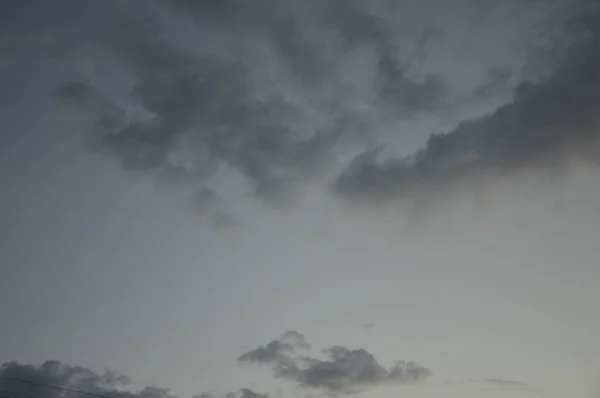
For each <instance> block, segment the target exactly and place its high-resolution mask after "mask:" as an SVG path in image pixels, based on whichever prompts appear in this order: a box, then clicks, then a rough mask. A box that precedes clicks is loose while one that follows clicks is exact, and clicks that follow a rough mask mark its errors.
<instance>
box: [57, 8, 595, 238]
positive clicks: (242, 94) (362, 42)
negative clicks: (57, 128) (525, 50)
mask: <svg viewBox="0 0 600 398" xmlns="http://www.w3.org/2000/svg"><path fill="white" fill-rule="evenodd" d="M583 1H584V0H581V1H580V2H573V5H572V9H573V10H575V9H576V8H577V7H578V6H579V5H580V3H581V2H583ZM556 3H557V4H558V2H556ZM575 3H577V4H575ZM157 4H158V9H159V12H158V13H157V14H156V15H158V16H156V15H155V14H151V15H154V16H152V17H148V16H147V15H144V17H141V16H140V14H141V13H140V12H139V10H135V9H128V7H127V6H123V7H120V8H117V7H115V8H114V14H115V16H116V17H115V18H114V20H115V21H117V22H116V23H115V24H114V25H111V26H108V27H107V31H108V32H110V33H108V34H106V35H104V36H102V39H101V40H100V43H99V44H98V45H99V46H101V47H102V48H103V49H104V50H103V51H105V53H106V54H108V55H107V57H108V58H109V59H110V60H111V62H114V64H115V65H117V66H118V68H119V70H121V71H122V72H123V73H124V74H126V75H127V76H129V77H130V81H131V82H132V85H131V89H130V90H129V97H128V98H127V101H126V102H128V105H123V102H122V101H121V102H119V101H117V100H116V99H115V98H112V96H111V95H110V94H109V93H106V92H104V91H103V90H102V89H101V87H100V86H99V85H98V83H97V82H93V81H90V80H86V81H83V80H76V81H71V82H67V83H65V84H64V85H62V86H61V87H58V88H57V89H56V90H55V92H54V96H55V98H57V99H58V100H60V101H61V102H71V103H75V104H77V105H79V106H81V107H82V109H83V110H84V111H85V112H86V113H87V114H88V115H89V117H90V123H91V127H90V131H89V132H88V134H87V137H88V141H89V144H90V147H92V148H93V149H94V150H96V151H100V152H103V153H106V154H109V155H110V156H113V157H114V158H116V159H117V160H118V161H119V163H120V164H121V165H122V167H123V169H125V170H127V171H128V172H130V173H142V174H144V175H147V176H151V177H152V178H153V179H155V180H156V181H158V182H162V183H165V184H171V185H173V184H174V185H178V184H181V185H185V186H187V187H196V189H197V190H198V193H197V194H196V195H194V198H195V199H194V198H193V199H192V200H191V201H192V202H194V200H195V203H196V205H192V206H190V207H191V208H194V209H196V210H198V211H200V212H201V213H206V214H209V216H207V218H208V219H209V220H211V221H210V222H211V223H212V224H213V225H214V226H216V227H223V226H228V225H235V224H236V223H237V222H236V220H235V217H234V216H233V215H231V214H230V213H229V212H228V209H227V208H226V206H225V205H224V204H223V203H222V202H223V201H222V199H221V198H222V196H221V195H220V194H219V192H218V191H219V189H218V183H217V182H216V181H217V180H218V178H217V176H218V175H219V173H220V171H222V170H223V169H227V170H233V171H234V172H235V173H238V174H239V175H240V176H242V177H243V179H244V181H245V182H246V184H247V187H248V189H249V190H250V194H251V196H253V197H254V198H256V199H259V200H260V201H262V202H263V203H266V204H268V205H271V206H274V207H281V206H284V205H286V204H289V203H290V202H292V201H293V200H294V199H295V198H296V197H297V196H298V195H299V194H301V192H302V187H303V186H304V185H306V184H308V183H314V182H318V183H322V185H324V186H328V185H329V186H330V188H331V189H330V191H331V193H332V194H333V195H334V196H335V197H337V198H340V199H342V200H344V201H346V202H349V203H373V202H382V201H398V200H402V199H404V198H406V197H413V196H421V195H431V194H440V193H443V192H446V191H448V190H452V189H455V188H456V187H459V186H462V185H463V184H465V183H466V184H472V183H473V181H485V182H486V183H491V182H493V181H495V180H496V179H497V178H499V177H502V176H506V175H510V174H512V173H520V172H523V171H529V170H548V169H551V168H555V167H557V165H560V164H561V163H564V162H566V161H569V160H571V159H573V158H578V159H584V160H588V161H595V160H596V159H597V158H598V118H597V116H596V114H597V110H598V105H599V96H598V93H597V92H596V90H595V87H596V85H597V84H598V80H599V77H598V72H597V71H598V64H599V59H600V58H599V57H598V55H597V54H599V53H600V52H599V51H598V49H599V44H598V43H599V41H600V40H599V39H598V29H599V28H598V22H597V21H598V17H597V15H592V14H591V13H590V14H588V15H587V18H588V19H587V25H586V26H585V30H586V31H587V34H588V38H587V39H586V40H583V41H581V42H579V43H578V44H577V45H575V46H573V47H572V48H571V49H570V50H569V52H568V54H567V55H566V56H565V59H566V61H565V62H564V64H563V65H562V66H561V67H560V68H558V69H557V70H556V71H555V72H554V73H553V74H551V75H550V76H547V77H546V78H544V79H543V80H541V81H537V82H529V83H523V84H521V85H520V86H519V87H518V88H517V89H516V91H515V93H514V99H513V101H512V102H511V103H510V104H508V105H505V106H503V107H501V108H499V109H498V110H497V111H495V112H494V113H492V114H490V115H488V116H485V117H483V118H480V119H476V120H469V121H463V122H461V123H460V124H459V125H458V126H457V127H456V128H454V129H453V130H451V131H449V132H444V133H438V134H432V135H431V136H430V137H429V139H428V141H427V143H426V145H425V146H424V147H423V149H422V150H420V151H418V152H417V153H415V154H414V155H413V156H409V157H406V158H405V157H403V158H392V159H390V158H387V159H383V160H382V159H380V157H379V156H377V154H376V153H372V152H369V151H366V152H365V147H368V148H370V147H372V146H373V145H375V146H376V145H377V144H378V143H379V137H380V136H381V134H382V133H381V131H383V130H386V129H387V128H389V127H390V126H392V125H394V123H398V122H401V121H406V120H409V119H410V118H412V117H415V116H417V115H421V116H422V115H431V114H435V113H436V112H438V111H440V110H443V109H447V108H448V107H451V106H453V105H455V102H456V101H458V102H460V101H459V100H458V99H457V98H456V97H455V96H453V94H452V92H451V89H450V88H449V85H448V82H446V81H444V80H443V78H442V77H440V76H438V75H436V74H432V73H424V74H422V75H421V76H420V77H418V78H417V77H414V76H413V75H411V74H410V73H409V71H410V70H412V69H414V65H417V64H419V63H420V62H422V61H423V59H425V58H427V56H428V52H429V48H430V46H431V45H432V43H436V41H439V40H441V34H440V32H439V30H437V29H435V28H431V27H427V28H425V29H421V30H420V31H415V30H413V31H411V32H410V33H408V34H406V33H401V32H400V31H399V29H398V27H397V25H398V23H397V21H396V20H395V19H394V18H396V17H398V15H401V13H399V12H398V10H399V9H400V8H399V7H400V6H399V5H397V6H393V5H390V3H389V2H385V1H375V2H366V1H359V0H352V1H340V0H327V1H309V2H306V4H305V3H303V2H293V1H275V0H260V1H256V2H252V3H251V4H250V3H247V2H244V1H240V0H227V1H202V2H197V1H190V0H174V1H171V2H168V3H162V2H159V3H157ZM461 4H462V3H461ZM515 4H518V5H519V7H526V6H527V5H528V4H529V3H528V2H526V1H522V2H518V1H517V2H515ZM130 8H131V7H130ZM524 9H525V8H524ZM186 17H187V18H189V19H191V20H193V23H192V25H193V27H192V28H191V30H190V32H193V33H189V34H188V35H187V36H186V37H185V38H183V39H182V37H175V36H176V35H175V34H174V33H173V32H174V31H175V29H174V28H173V27H174V24H178V23H183V19H182V18H184V19H185V18H186ZM190 17H191V18H190ZM432 26H434V24H433V23H432ZM403 35H404V36H403ZM405 36H408V37H405ZM403 40H404V42H403ZM406 42H408V43H411V45H410V46H408V47H407V46H406V45H405V44H406ZM198 43H199V44H198ZM403 46H404V47H403ZM407 48H408V50H407ZM411 68H412V69H411ZM510 79H511V71H510V70H508V69H506V68H503V67H501V66H498V67H496V66H494V67H492V68H490V69H489V71H488V76H487V79H486V81H485V82H484V83H483V84H482V85H481V86H479V87H477V88H476V89H475V90H474V92H473V93H471V94H470V95H469V96H468V98H470V99H469V101H478V100H480V99H482V98H487V97H489V96H491V95H494V93H496V92H497V91H498V89H499V88H501V87H504V86H505V85H506V84H507V82H508V81H509V80H510ZM133 108H135V109H138V110H141V111H138V112H132V111H131V109H133ZM358 151H362V152H364V153H363V154H362V155H359V156H358V157H356V158H355V159H354V161H352V162H351V163H350V164H349V165H348V163H347V161H345V160H343V159H344V156H351V154H352V153H356V152H358ZM339 170H343V171H342V172H341V173H338V171H339ZM206 192H214V193H215V194H214V195H212V197H211V199H210V202H211V204H210V206H207V205H206V200H205V199H206V195H205V193H206ZM219 201H220V204H218V203H217V202H219Z"/></svg>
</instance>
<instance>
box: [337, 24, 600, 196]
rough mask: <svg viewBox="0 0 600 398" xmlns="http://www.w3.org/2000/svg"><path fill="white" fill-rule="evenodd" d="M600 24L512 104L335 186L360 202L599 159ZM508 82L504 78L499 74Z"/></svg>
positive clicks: (369, 163) (370, 161)
mask: <svg viewBox="0 0 600 398" xmlns="http://www.w3.org/2000/svg"><path fill="white" fill-rule="evenodd" d="M599 21H600V19H599V18H598V15H591V16H588V18H587V19H586V28H587V29H588V34H589V35H590V36H591V37H588V38H587V39H586V40H584V41H583V42H581V43H578V44H577V45H574V46H573V47H572V48H570V50H569V51H568V53H567V54H566V56H565V58H566V60H565V62H564V64H563V65H562V66H561V67H559V68H558V70H557V71H556V72H554V73H553V74H551V75H550V76H548V77H546V78H544V79H543V80H541V81H539V82H534V83H523V84H521V85H520V86H519V87H518V88H517V90H516V92H515V94H514V99H513V101H512V102H511V103H510V104H508V105H505V106H502V107H500V108H499V109H498V110H497V111H495V112H494V113H492V114H490V115H488V116H485V117H483V118H481V119H477V120H470V121H465V122H461V123H460V124H459V125H458V126H457V127H456V128H455V129H454V130H452V131H450V132H448V133H440V134H433V135H431V136H430V137H429V139H428V141H427V144H426V145H425V147H424V148H423V149H422V150H420V151H419V152H417V153H416V154H414V156H410V157H407V158H396V159H386V160H379V159H377V156H374V155H372V154H366V155H361V156H359V157H357V158H356V159H355V160H354V162H352V164H351V165H350V166H349V167H348V168H347V170H346V171H345V172H343V173H342V174H341V175H340V176H339V177H338V178H337V180H336V181H335V182H334V184H333V185H332V190H333V192H334V193H335V194H336V195H337V196H338V197H341V198H344V199H346V200H349V201H354V202H364V203H371V202H374V201H375V202H382V201H389V200H393V201H395V200H399V199H403V198H407V197H412V196H418V195H436V194H440V193H443V192H445V191H448V190H452V189H454V188H456V187H457V186H462V184H464V183H472V182H483V183H489V182H493V181H495V180H497V179H498V178H501V177H505V176H507V175H512V174H515V173H520V172H524V171H531V170H533V171H548V170H554V169H558V168H560V167H561V166H563V165H564V164H565V163H566V162H569V161H572V160H584V161H587V162H591V163H595V164H597V163H598V159H599V158H600V141H599V138H600V119H599V118H598V114H600V91H598V89H597V87H598V86H599V85H600V72H599V71H600V24H599ZM495 74H496V75H497V77H496V79H495V80H497V79H503V78H504V76H503V74H502V73H495Z"/></svg>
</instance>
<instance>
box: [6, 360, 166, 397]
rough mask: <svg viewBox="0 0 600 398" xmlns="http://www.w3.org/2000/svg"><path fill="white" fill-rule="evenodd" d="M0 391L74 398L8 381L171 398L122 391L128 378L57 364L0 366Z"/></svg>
mask: <svg viewBox="0 0 600 398" xmlns="http://www.w3.org/2000/svg"><path fill="white" fill-rule="evenodd" d="M0 376H1V378H0V390H2V391H4V392H6V393H8V394H9V395H10V394H23V395H28V396H34V397H36V398H55V397H57V396H61V397H65V396H69V397H70V396H73V397H74V396H76V395H78V394H76V393H71V392H67V391H60V392H59V391H58V390H56V389H52V388H48V387H43V386H37V385H31V384H26V383H21V382H18V381H15V380H11V379H20V380H26V381H30V382H33V383H38V384H45V385H51V386H55V387H63V388H70V389H75V390H80V391H86V392H89V393H93V394H98V395H102V396H106V397H109V398H175V397H174V396H172V395H170V394H169V390H167V389H161V388H158V387H146V388H144V389H142V390H139V391H136V392H134V391H126V390H124V388H126V387H127V386H128V385H129V384H130V380H129V378H128V377H126V376H124V375H121V374H118V373H116V372H113V371H104V372H102V373H97V372H95V371H93V370H91V369H89V368H85V367H81V366H70V365H67V364H65V363H61V362H58V361H46V362H44V363H43V364H41V365H25V364H21V363H18V362H15V361H12V362H5V363H3V364H2V366H0Z"/></svg>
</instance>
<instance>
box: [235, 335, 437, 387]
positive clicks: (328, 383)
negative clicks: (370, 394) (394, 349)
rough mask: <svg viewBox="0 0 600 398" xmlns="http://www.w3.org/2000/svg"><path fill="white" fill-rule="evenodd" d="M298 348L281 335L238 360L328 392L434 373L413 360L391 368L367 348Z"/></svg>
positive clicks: (408, 380) (417, 379)
mask: <svg viewBox="0 0 600 398" xmlns="http://www.w3.org/2000/svg"><path fill="white" fill-rule="evenodd" d="M289 333H295V334H297V335H299V334H298V333H297V332H287V333H286V334H284V335H283V336H282V338H285V337H286V335H288V334H289ZM299 336H300V335H299ZM302 340H303V341H305V340H304V339H302ZM296 348H297V347H295V346H294V345H292V344H289V343H288V344H286V343H284V342H282V340H281V339H277V340H273V341H271V342H269V343H268V344H267V345H264V346H260V347H258V348H256V349H254V350H251V351H248V352H246V353H244V354H242V355H241V356H240V357H239V358H238V362H240V363H254V364H259V365H266V366H268V367H270V368H271V369H272V370H273V373H274V375H275V376H276V377H279V378H282V379H287V380H291V381H294V382H296V383H297V384H298V386H300V387H304V388H313V389H319V390H323V391H325V392H328V393H353V392H358V391H361V390H364V389H367V388H369V387H375V386H378V385H385V384H409V383H417V382H421V381H424V380H426V379H428V378H429V377H430V376H431V375H432V372H431V371H430V370H429V369H427V368H425V367H423V366H421V365H419V364H417V363H415V362H412V361H408V362H406V361H398V362H396V364H395V365H394V366H392V367H391V368H385V367H383V366H382V365H380V364H379V363H378V362H377V360H376V359H375V357H374V356H373V355H372V354H371V353H369V352H368V351H366V350H364V349H349V348H346V347H343V346H333V347H330V348H328V349H325V350H323V354H324V355H325V359H319V358H312V357H308V356H305V355H298V354H297V353H296V352H295V351H296Z"/></svg>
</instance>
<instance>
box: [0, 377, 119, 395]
mask: <svg viewBox="0 0 600 398" xmlns="http://www.w3.org/2000/svg"><path fill="white" fill-rule="evenodd" d="M0 379H4V380H10V381H15V382H17V383H24V384H31V385H33V386H40V387H47V388H54V389H55V390H62V391H70V392H75V393H77V394H83V395H90V396H92V397H98V398H111V397H108V396H106V395H102V394H95V393H93V392H87V391H80V390H74V389H72V388H66V387H57V386H53V385H50V384H44V383H37V382H35V381H30V380H24V379H17V378H15V377H8V376H0ZM0 393H6V394H13V393H11V392H8V391H0ZM21 398H35V397H29V396H23V397H21Z"/></svg>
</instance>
